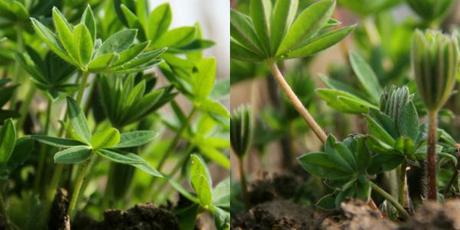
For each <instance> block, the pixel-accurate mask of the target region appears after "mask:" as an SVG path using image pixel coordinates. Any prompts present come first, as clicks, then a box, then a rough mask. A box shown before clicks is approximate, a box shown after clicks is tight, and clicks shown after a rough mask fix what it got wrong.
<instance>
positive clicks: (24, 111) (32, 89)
mask: <svg viewBox="0 0 460 230" xmlns="http://www.w3.org/2000/svg"><path fill="white" fill-rule="evenodd" d="M35 90H36V88H35V86H34V84H30V86H29V91H27V94H26V97H25V98H24V101H23V102H22V104H21V108H20V109H19V115H20V117H19V118H18V122H17V125H16V127H17V128H18V129H19V130H20V131H22V126H23V125H24V121H25V120H26V117H27V114H28V112H29V106H30V103H32V99H33V98H34V94H35Z"/></svg>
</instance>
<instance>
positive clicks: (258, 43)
mask: <svg viewBox="0 0 460 230" xmlns="http://www.w3.org/2000/svg"><path fill="white" fill-rule="evenodd" d="M298 5H299V1H298V0H292V1H291V0H289V1H281V0H278V1H276V2H275V4H274V6H273V5H272V1H269V0H251V1H250V9H249V16H248V15H245V14H243V13H240V12H238V11H236V10H232V11H231V29H230V31H231V47H230V48H231V55H232V58H234V59H237V60H242V61H250V62H265V64H266V65H267V66H268V67H269V68H270V69H271V71H272V74H273V76H274V78H275V79H276V81H277V82H278V84H279V85H280V86H281V89H282V90H283V91H284V93H285V94H286V95H287V96H288V98H289V100H290V101H291V102H292V104H293V106H294V108H295V109H296V110H297V111H298V112H299V113H300V114H301V116H302V117H303V118H304V119H305V121H306V122H307V124H308V125H309V126H310V128H311V129H312V130H313V132H314V133H315V134H316V135H317V137H318V138H319V139H320V140H321V141H322V142H323V143H324V142H326V139H327V135H326V133H325V132H324V130H323V129H322V128H321V127H320V126H319V125H318V123H317V122H316V121H315V119H314V118H313V117H312V116H311V114H310V113H309V112H308V110H307V109H306V108H305V106H304V105H303V104H302V102H301V101H300V100H299V98H298V97H297V96H296V95H295V93H294V92H293V91H292V89H291V87H290V86H289V84H288V83H287V82H286V80H285V78H284V76H283V74H282V73H281V71H280V69H279V67H278V64H277V63H278V62H280V61H283V60H286V59H291V58H300V57H308V56H312V55H314V54H316V53H318V52H319V51H321V50H324V49H326V48H328V47H330V46H332V45H334V44H336V43H337V42H339V41H341V40H342V39H343V38H345V37H346V36H347V35H348V34H349V33H350V32H351V31H352V30H353V28H354V27H353V26H346V27H343V28H339V29H335V27H336V26H337V25H338V24H339V22H338V21H337V20H334V19H332V18H331V16H332V13H333V11H334V8H335V0H320V1H317V2H315V3H313V4H311V5H309V6H308V7H306V8H305V9H300V13H299V14H298V13H297V12H298V11H299V9H298Z"/></svg>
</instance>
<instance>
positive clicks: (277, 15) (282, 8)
mask: <svg viewBox="0 0 460 230" xmlns="http://www.w3.org/2000/svg"><path fill="white" fill-rule="evenodd" d="M298 6H299V0H283V1H276V3H275V6H274V8H273V15H272V18H271V20H272V21H271V26H272V29H271V36H270V46H271V49H272V50H271V52H272V53H275V52H276V49H277V47H278V46H279V44H280V43H281V41H282V40H283V38H284V35H285V34H286V32H287V31H288V30H289V28H290V26H291V24H292V22H293V21H294V19H295V16H296V14H297V9H298ZM232 19H233V18H232Z"/></svg>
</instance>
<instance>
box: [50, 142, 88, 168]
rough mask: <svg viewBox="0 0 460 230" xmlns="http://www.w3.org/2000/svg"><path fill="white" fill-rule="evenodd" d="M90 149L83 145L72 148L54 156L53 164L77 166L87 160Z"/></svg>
mask: <svg viewBox="0 0 460 230" xmlns="http://www.w3.org/2000/svg"><path fill="white" fill-rule="evenodd" d="M90 156H91V149H90V147H88V146H85V145H79V146H73V147H70V148H68V149H65V150H62V151H59V152H57V153H56V154H54V162H55V163H57V164H79V163H81V162H84V161H86V160H88V159H89V158H90Z"/></svg>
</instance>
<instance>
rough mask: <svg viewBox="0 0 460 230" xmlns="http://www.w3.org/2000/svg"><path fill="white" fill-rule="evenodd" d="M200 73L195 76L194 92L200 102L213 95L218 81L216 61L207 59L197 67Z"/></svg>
mask: <svg viewBox="0 0 460 230" xmlns="http://www.w3.org/2000/svg"><path fill="white" fill-rule="evenodd" d="M196 67H197V69H198V71H197V73H195V74H194V75H193V92H194V94H195V97H196V98H197V99H198V100H204V99H205V98H207V97H208V96H209V94H211V91H212V88H213V87H214V81H215V80H216V59H214V58H205V59H202V60H200V62H199V63H198V64H197V65H196Z"/></svg>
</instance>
